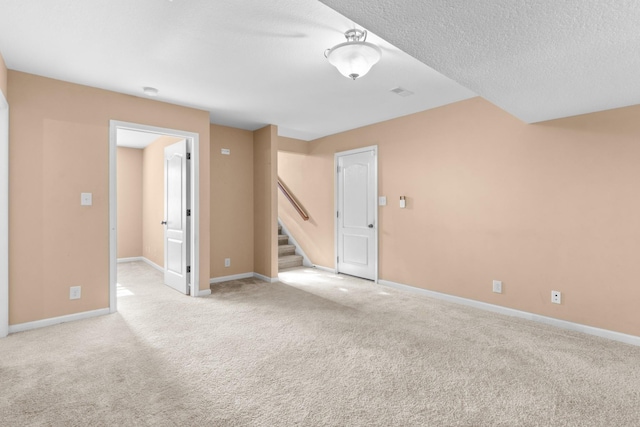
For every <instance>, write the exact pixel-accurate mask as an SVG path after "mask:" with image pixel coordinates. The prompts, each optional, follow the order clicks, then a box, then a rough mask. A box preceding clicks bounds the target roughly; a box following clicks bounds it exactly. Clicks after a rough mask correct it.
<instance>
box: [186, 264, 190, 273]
mask: <svg viewBox="0 0 640 427" xmlns="http://www.w3.org/2000/svg"><path fill="white" fill-rule="evenodd" d="M187 273H191V266H190V265H187Z"/></svg>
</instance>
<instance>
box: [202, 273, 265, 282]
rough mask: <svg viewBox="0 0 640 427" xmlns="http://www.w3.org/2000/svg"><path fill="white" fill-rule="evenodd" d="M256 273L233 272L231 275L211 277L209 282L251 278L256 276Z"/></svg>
mask: <svg viewBox="0 0 640 427" xmlns="http://www.w3.org/2000/svg"><path fill="white" fill-rule="evenodd" d="M254 274H255V273H253V272H251V273H240V274H232V275H230V276H220V277H212V278H211V279H209V284H210V285H213V284H215V283H221V282H228V281H229V280H240V279H250V278H252V277H254V276H253V275H254Z"/></svg>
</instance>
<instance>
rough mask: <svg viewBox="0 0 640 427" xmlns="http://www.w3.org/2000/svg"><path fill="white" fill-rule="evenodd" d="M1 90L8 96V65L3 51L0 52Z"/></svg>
mask: <svg viewBox="0 0 640 427" xmlns="http://www.w3.org/2000/svg"><path fill="white" fill-rule="evenodd" d="M0 92H2V94H3V95H4V97H5V99H6V98H7V66H6V65H5V63H4V58H3V57H2V53H0Z"/></svg>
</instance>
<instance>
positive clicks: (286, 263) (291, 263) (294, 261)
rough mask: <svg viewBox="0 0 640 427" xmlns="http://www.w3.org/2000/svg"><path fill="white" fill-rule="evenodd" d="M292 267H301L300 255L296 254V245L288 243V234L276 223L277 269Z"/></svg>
mask: <svg viewBox="0 0 640 427" xmlns="http://www.w3.org/2000/svg"><path fill="white" fill-rule="evenodd" d="M292 267H302V255H296V246H295V245H290V244H289V236H287V235H286V234H282V226H281V225H278V270H283V269H285V268H292Z"/></svg>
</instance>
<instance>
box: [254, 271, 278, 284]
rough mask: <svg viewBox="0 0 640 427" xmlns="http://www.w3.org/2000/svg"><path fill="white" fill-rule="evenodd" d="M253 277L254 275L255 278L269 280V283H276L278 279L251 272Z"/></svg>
mask: <svg viewBox="0 0 640 427" xmlns="http://www.w3.org/2000/svg"><path fill="white" fill-rule="evenodd" d="M253 277H255V278H256V279H260V280H264V281H265V282H269V283H277V282H279V281H280V279H278V278H277V277H267V276H263V275H262V274H258V273H253Z"/></svg>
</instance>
